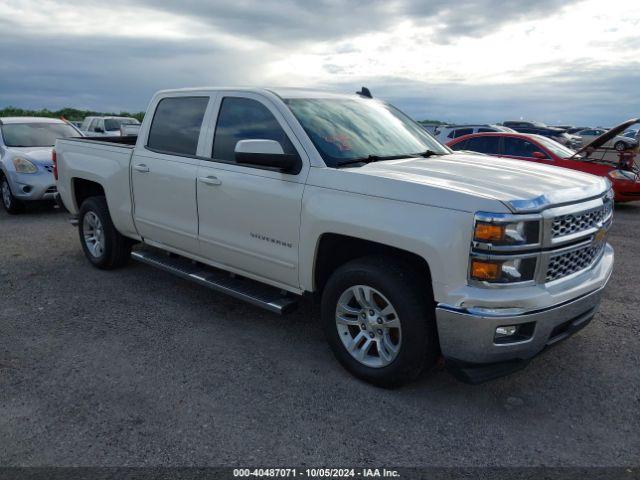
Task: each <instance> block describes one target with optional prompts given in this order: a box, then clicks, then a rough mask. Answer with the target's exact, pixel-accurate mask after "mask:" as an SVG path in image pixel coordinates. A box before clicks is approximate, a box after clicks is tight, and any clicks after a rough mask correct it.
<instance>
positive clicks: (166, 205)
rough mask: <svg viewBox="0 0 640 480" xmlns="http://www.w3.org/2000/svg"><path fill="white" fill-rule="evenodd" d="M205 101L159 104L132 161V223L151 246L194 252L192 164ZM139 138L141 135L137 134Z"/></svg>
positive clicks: (184, 98)
mask: <svg viewBox="0 0 640 480" xmlns="http://www.w3.org/2000/svg"><path fill="white" fill-rule="evenodd" d="M208 103H209V97H207V96H198V97H187V96H178V97H168V98H163V99H161V100H160V102H159V103H158V105H157V107H156V110H155V113H154V116H153V121H152V123H151V126H150V127H149V132H148V138H147V141H146V145H144V146H138V147H136V150H135V152H134V155H133V158H132V160H131V184H132V186H133V197H134V221H135V225H136V228H137V230H138V232H139V233H140V235H141V236H142V237H143V238H144V239H145V240H148V241H151V242H150V243H153V242H155V243H157V244H160V246H168V247H172V248H173V249H177V250H181V251H184V252H187V253H192V254H197V252H198V246H199V243H198V213H197V205H196V176H197V173H198V164H199V160H198V159H197V158H196V155H197V150H198V144H199V138H200V136H201V130H202V124H203V120H204V115H205V111H206V108H207V105H208ZM141 133H142V132H141Z"/></svg>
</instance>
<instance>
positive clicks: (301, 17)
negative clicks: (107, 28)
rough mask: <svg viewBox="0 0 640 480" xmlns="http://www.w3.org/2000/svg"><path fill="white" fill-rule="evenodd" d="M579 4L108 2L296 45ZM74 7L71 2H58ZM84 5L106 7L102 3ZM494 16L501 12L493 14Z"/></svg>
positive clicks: (442, 30)
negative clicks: (404, 25)
mask: <svg viewBox="0 0 640 480" xmlns="http://www.w3.org/2000/svg"><path fill="white" fill-rule="evenodd" d="M581 1H582V0H535V1H531V0H456V1H455V2H442V1H441V0H314V1H309V0H235V1H228V2H211V1H210V0H182V1H180V2H176V1H174V0H111V1H110V2H109V5H110V6H112V7H113V8H114V9H115V8H121V9H122V11H126V10H127V8H129V9H130V8H131V7H135V6H141V7H147V8H151V9H156V10H161V11H165V12H168V13H171V14H173V15H176V16H179V17H190V18H192V19H195V20H197V21H199V22H202V23H205V24H208V25H211V26H212V27H215V28H217V29H220V30H222V31H225V32H227V33H231V34H234V35H238V36H242V37H247V38H252V39H258V40H261V41H265V42H269V43H273V44H278V45H282V44H285V43H288V42H290V41H291V40H292V39H295V41H298V42H300V41H328V40H338V39H343V38H348V37H351V36H354V35H358V34H363V33H369V32H376V31H380V30H385V29H387V28H389V27H391V26H394V25H397V24H398V23H400V22H402V21H411V22H413V23H414V24H416V25H425V24H433V25H436V26H437V34H436V35H435V36H434V37H433V38H432V39H430V40H431V41H433V42H435V43H439V42H450V41H452V40H454V39H455V38H459V37H461V36H471V37H475V36H483V35H486V34H487V33H491V32H493V31H495V30H497V29H498V28H500V27H502V26H503V25H505V24H507V23H509V22H512V21H515V20H520V19H524V18H526V19H529V20H531V19H538V18H544V17H545V16H548V15H551V14H553V13H555V12H556V11H557V10H559V9H560V8H566V7H569V6H570V5H572V4H575V3H580V2H581ZM58 3H61V4H65V5H66V6H65V7H64V8H74V6H75V5H77V3H76V2H75V1H73V0H58ZM83 3H84V5H85V6H87V5H88V6H91V5H94V6H99V7H104V5H105V4H104V2H103V1H102V0H85V2H83ZM496 12H499V14H497V13H496Z"/></svg>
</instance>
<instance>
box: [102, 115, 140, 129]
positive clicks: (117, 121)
mask: <svg viewBox="0 0 640 480" xmlns="http://www.w3.org/2000/svg"><path fill="white" fill-rule="evenodd" d="M139 123H140V122H138V120H136V119H135V118H105V120H104V129H105V130H106V131H108V132H112V131H114V130H120V126H121V125H138V124H139Z"/></svg>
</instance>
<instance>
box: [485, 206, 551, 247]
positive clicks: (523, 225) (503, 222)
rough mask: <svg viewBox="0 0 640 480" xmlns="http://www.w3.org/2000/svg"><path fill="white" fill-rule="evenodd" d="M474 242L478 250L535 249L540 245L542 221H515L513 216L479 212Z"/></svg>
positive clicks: (536, 219) (537, 219)
mask: <svg viewBox="0 0 640 480" xmlns="http://www.w3.org/2000/svg"><path fill="white" fill-rule="evenodd" d="M473 241H474V242H475V243H476V245H475V246H476V247H477V248H480V249H486V250H493V249H495V247H506V248H503V249H508V247H521V248H522V247H525V248H526V247H533V246H536V245H538V244H539V243H540V219H539V218H535V219H523V220H519V219H518V220H515V219H514V217H513V216H511V215H497V214H491V213H484V212H479V213H476V216H475V225H474V230H473ZM483 247H484V248H483ZM498 249H499V248H498Z"/></svg>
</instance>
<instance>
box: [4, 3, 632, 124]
mask: <svg viewBox="0 0 640 480" xmlns="http://www.w3.org/2000/svg"><path fill="white" fill-rule="evenodd" d="M87 2H89V3H87ZM87 2H85V4H87V5H89V6H90V5H91V4H92V3H91V2H93V4H94V5H96V6H97V5H100V6H101V7H104V2H98V1H96V0H87ZM570 3H571V1H570V0H569V1H568V0H564V1H559V0H540V1H537V2H530V1H524V0H516V1H506V0H464V1H459V2H449V3H446V2H436V1H435V0H425V1H418V0H394V1H382V0H378V1H376V0H374V1H366V2H365V1H364V0H355V1H350V2H347V1H339V0H320V1H317V2H307V1H302V0H297V1H296V0H285V1H275V0H263V1H259V0H236V1H235V2H224V3H223V2H215V3H214V2H208V1H204V0H186V1H183V2H179V3H178V2H169V1H168V0H154V1H152V0H111V1H110V2H109V7H110V8H112V9H113V10H114V11H119V9H122V11H123V12H126V11H127V10H126V9H125V6H131V5H134V6H136V5H137V6H146V7H148V8H156V9H161V10H163V11H165V12H169V13H171V14H173V15H175V17H176V19H180V18H185V17H187V18H190V19H193V20H197V21H198V22H200V23H201V24H203V25H209V26H211V29H212V32H222V33H226V34H229V35H232V36H235V37H242V38H248V39H255V40H260V41H261V42H263V45H264V48H258V49H255V50H253V51H246V50H238V49H234V48H233V47H230V46H229V44H228V43H225V42H223V41H219V42H217V41H211V40H209V41H202V40H201V39H199V38H189V39H166V38H165V39H163V40H151V39H143V38H127V37H122V36H109V35H103V34H101V35H83V36H79V35H76V36H71V35H65V34H64V32H61V33H60V34H53V33H47V34H43V33H41V32H37V31H29V30H28V29H24V28H23V26H20V25H15V24H11V23H10V22H8V21H7V20H6V19H4V18H3V17H2V13H1V12H0V56H1V58H2V62H0V107H2V106H6V105H10V104H12V105H16V106H21V107H30V108H42V107H48V108H59V107H65V106H73V107H78V108H89V109H97V110H114V111H118V110H121V109H122V110H130V111H135V110H143V109H145V107H146V104H147V102H148V101H149V99H150V98H151V95H152V94H153V92H154V91H156V90H159V89H164V88H174V87H188V86H198V85H251V84H265V83H270V81H269V80H268V77H266V71H265V69H266V66H267V65H268V64H269V62H271V61H272V60H274V59H279V60H286V58H287V55H289V54H291V53H297V52H301V51H302V52H304V51H305V49H306V47H307V45H315V43H314V42H317V41H319V40H322V41H327V42H328V43H326V44H325V48H324V50H326V53H327V57H326V59H325V60H324V61H323V69H324V71H325V72H327V77H328V78H329V81H333V83H326V84H325V85H324V86H325V87H326V88H330V89H333V90H336V89H338V90H343V91H347V92H350V91H355V90H356V89H358V88H359V87H360V86H361V85H363V84H364V85H367V86H369V87H370V88H371V89H372V90H373V92H374V95H376V96H379V97H382V98H385V99H388V100H390V101H392V102H393V103H395V104H397V105H398V106H399V107H401V108H402V109H404V110H405V111H407V112H408V113H409V114H411V115H412V116H414V117H416V118H418V119H421V118H436V119H442V120H449V121H456V122H457V121H482V122H489V121H491V122H495V121H501V120H506V119H508V118H520V117H526V118H531V119H539V120H542V121H547V122H550V123H552V122H568V123H600V124H613V123H616V122H617V121H619V120H622V119H624V118H626V117H630V116H634V115H640V112H638V111H636V108H640V93H638V92H640V91H639V90H638V88H637V85H639V84H640V69H639V68H638V66H639V65H638V64H631V65H621V66H619V67H615V68H614V67H611V66H608V67H602V66H598V65H596V64H594V63H592V61H591V60H589V59H581V60H573V62H571V63H570V62H566V63H564V64H561V65H551V64H548V65H538V66H535V65H534V66H530V67H528V68H527V71H526V72H513V73H515V74H516V75H513V76H512V78H527V81H526V83H520V84H493V85H491V84H490V85H483V86H482V87H477V86H474V85H472V84H469V80H470V79H468V78H464V77H463V76H453V75H452V76H450V80H451V82H450V83H447V84H445V83H441V84H438V83H435V84H434V83H423V82H417V81H412V80H406V79H403V78H398V77H394V76H392V75H393V72H390V76H388V77H384V78H355V77H354V78H352V79H351V77H352V76H353V73H352V72H353V70H352V68H351V67H348V66H347V67H345V66H344V65H338V64H337V63H336V62H334V61H333V60H332V58H331V57H333V56H339V55H341V54H350V55H354V54H357V53H360V52H358V50H357V49H356V48H355V47H354V45H353V44H352V43H351V42H350V39H351V38H352V37H353V36H355V35H357V34H362V33H366V32H380V31H385V29H389V28H390V27H392V26H396V25H398V24H399V22H402V21H405V20H407V19H410V20H412V21H413V22H414V23H416V24H420V25H422V24H429V25H432V26H436V27H435V28H436V33H435V34H434V36H433V37H430V38H418V39H413V38H412V41H414V40H415V41H422V42H425V43H428V42H436V41H437V42H455V40H456V39H457V38H459V37H460V36H478V37H481V36H483V35H485V34H486V33H489V32H491V31H494V30H495V29H497V28H499V27H500V26H502V25H505V24H508V23H509V22H513V21H517V20H519V19H521V18H527V19H531V18H541V19H542V18H544V17H545V16H546V15H548V14H551V13H553V12H556V11H557V10H558V9H560V8H563V7H564V6H566V5H568V4H570ZM34 5H35V3H34ZM58 5H59V7H60V9H67V8H74V5H75V3H72V2H71V1H70V0H58ZM34 8H37V7H34ZM497 11H499V12H500V14H499V15H496V12H497ZM140 21H141V22H143V21H144V19H141V20H140ZM429 22H431V23H429ZM331 41H333V42H338V43H337V44H336V45H337V46H336V48H335V49H333V50H332V49H331V48H332V47H331V46H330V45H331V43H330V42H331ZM614 47H615V48H620V46H619V45H618V46H615V45H612V48H614ZM633 48H636V49H637V45H636V46H635V47H633ZM379 53H380V52H376V51H370V50H366V49H364V50H363V51H362V52H361V53H360V60H361V61H364V60H365V59H370V61H371V62H376V61H379V60H378V59H377V54H379ZM281 64H282V63H281ZM283 64H286V62H283ZM507 67H508V66H505V72H506V71H507V70H508V68H507ZM538 70H539V71H541V72H547V73H545V75H541V76H536V75H535V72H536V71H538ZM549 70H551V71H552V72H553V73H552V74H549V73H548V72H549ZM281 73H282V76H283V77H286V74H287V72H281ZM292 73H295V72H292ZM458 75H459V74H458ZM338 78H340V79H344V78H350V80H349V83H342V84H336V83H335V81H337V79H338ZM319 81H320V80H317V81H316V84H317V82H319ZM321 86H322V85H321Z"/></svg>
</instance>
